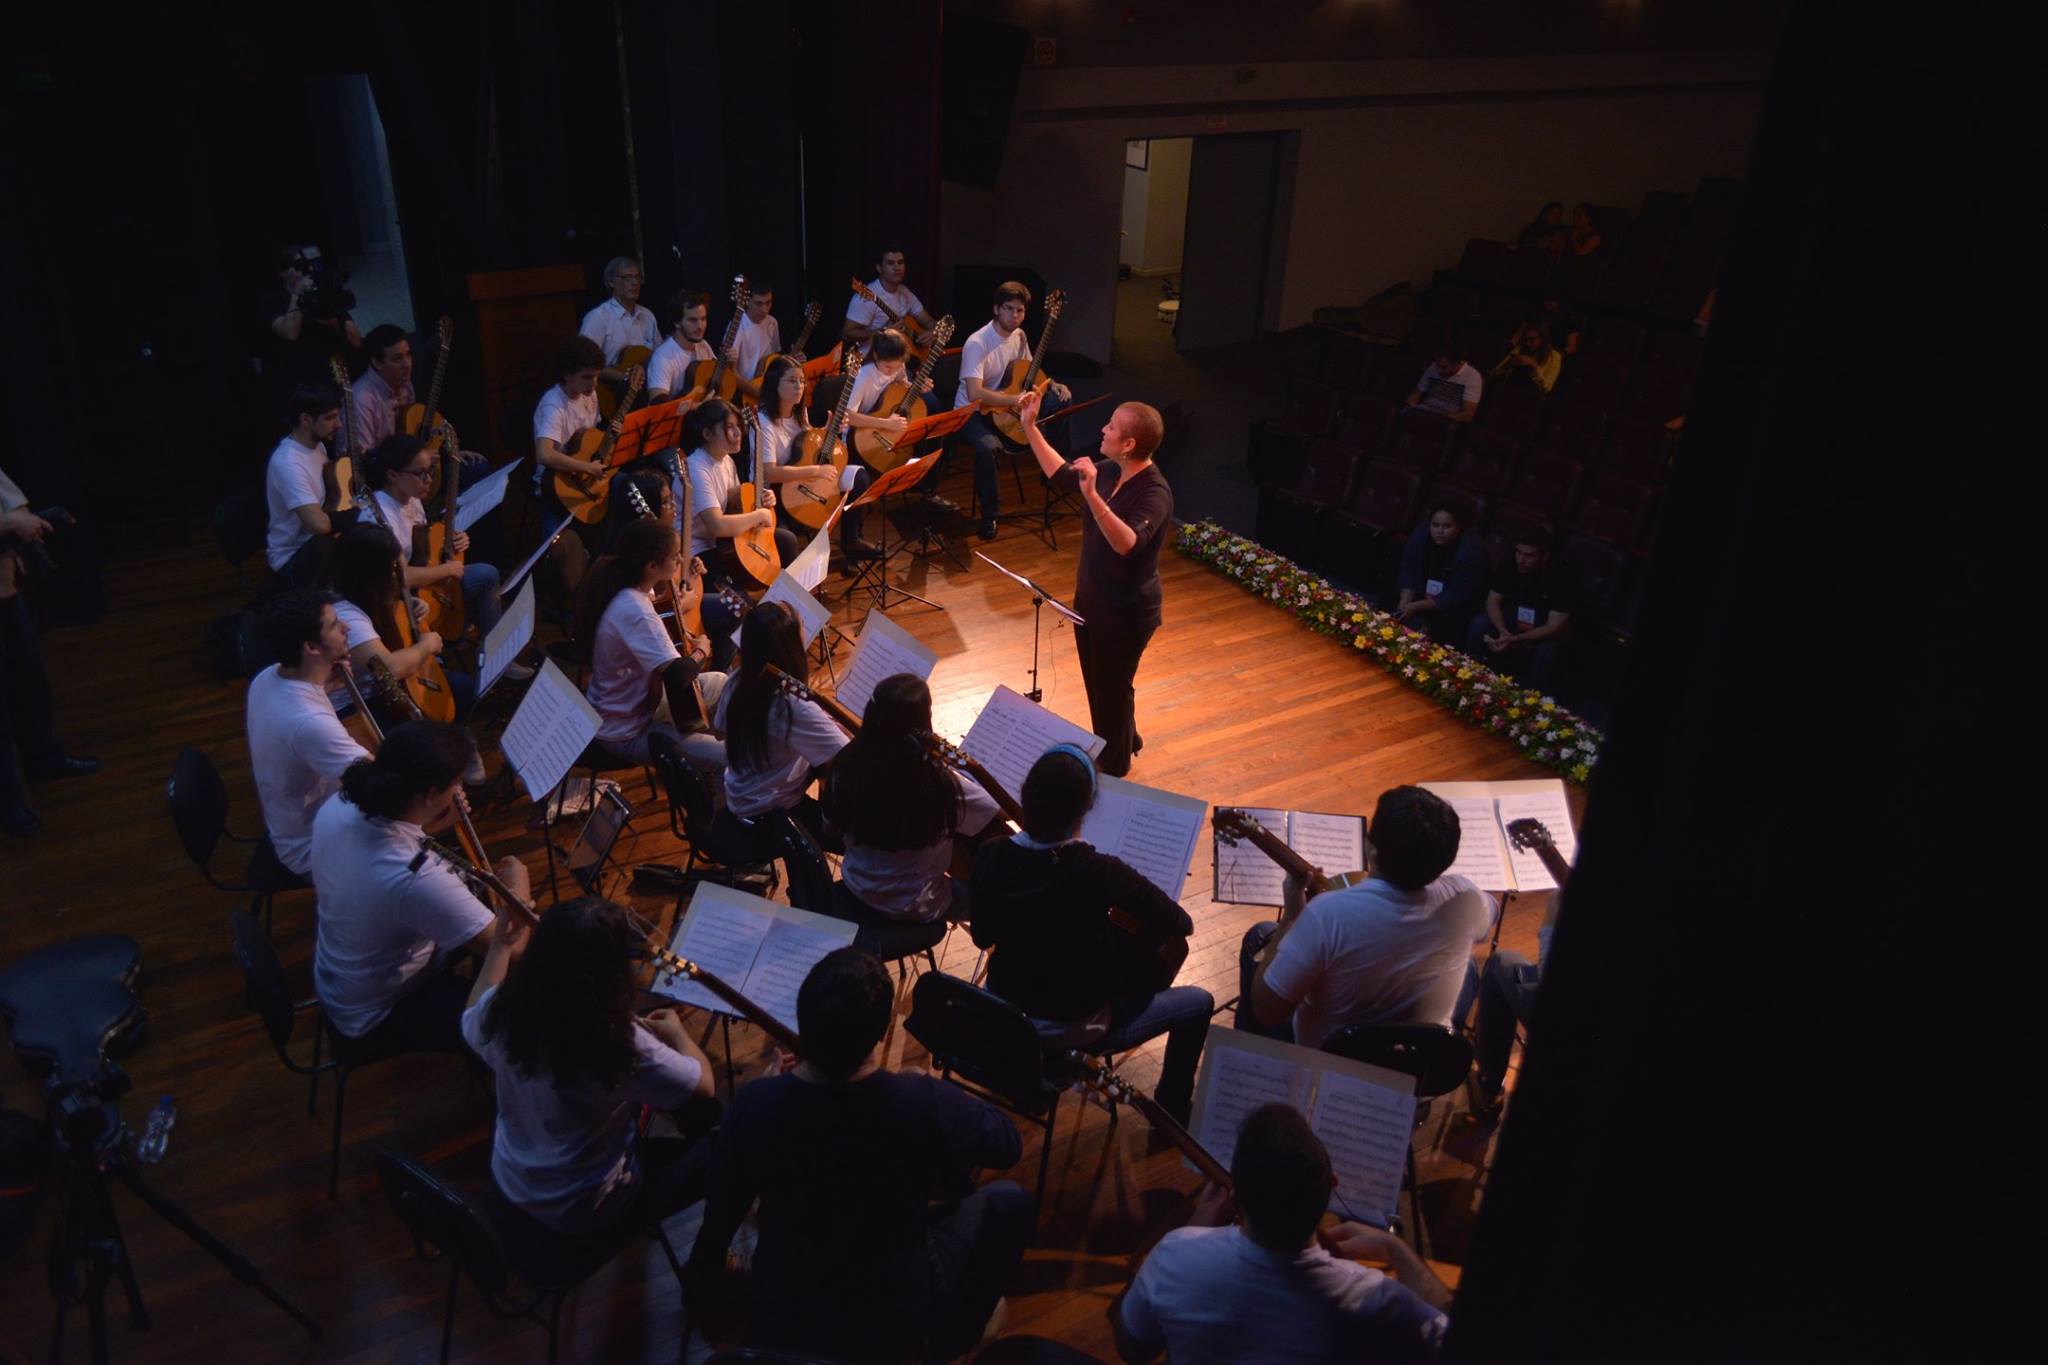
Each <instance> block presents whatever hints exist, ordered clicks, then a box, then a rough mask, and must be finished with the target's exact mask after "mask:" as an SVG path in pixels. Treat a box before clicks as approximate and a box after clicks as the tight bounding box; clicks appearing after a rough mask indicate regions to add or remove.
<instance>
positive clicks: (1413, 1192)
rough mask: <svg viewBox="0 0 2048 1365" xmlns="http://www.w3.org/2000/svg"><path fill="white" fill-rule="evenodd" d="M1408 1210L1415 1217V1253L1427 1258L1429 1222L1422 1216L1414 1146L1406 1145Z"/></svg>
mask: <svg viewBox="0 0 2048 1365" xmlns="http://www.w3.org/2000/svg"><path fill="white" fill-rule="evenodd" d="M1408 1212H1409V1215H1410V1216H1411V1217H1413V1218H1414V1219H1415V1236H1414V1237H1413V1238H1412V1239H1411V1240H1412V1241H1413V1242H1414V1243H1415V1254H1416V1255H1417V1256H1420V1257H1421V1258H1422V1259H1423V1260H1425V1261H1426V1260H1428V1259H1429V1224H1427V1223H1426V1222H1424V1221H1423V1218H1422V1182H1421V1181H1419V1180H1417V1179H1416V1178H1415V1146H1414V1144H1413V1143H1412V1142H1411V1143H1410V1144H1409V1146H1408Z"/></svg>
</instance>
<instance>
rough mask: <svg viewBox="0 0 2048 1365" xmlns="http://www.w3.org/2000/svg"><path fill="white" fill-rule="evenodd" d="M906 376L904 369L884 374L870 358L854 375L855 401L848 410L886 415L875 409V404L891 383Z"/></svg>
mask: <svg viewBox="0 0 2048 1365" xmlns="http://www.w3.org/2000/svg"><path fill="white" fill-rule="evenodd" d="M906 377H907V375H906V373H905V371H903V370H898V371H897V372H896V373H895V374H883V373H882V372H881V370H880V369H879V368H877V367H876V365H875V362H874V361H872V360H870V361H869V362H868V363H867V364H865V365H863V366H861V367H860V371H859V373H857V374H855V375H854V377H853V402H852V404H851V405H850V406H848V408H847V409H846V410H847V411H848V412H858V413H861V414H863V415H865V416H868V417H881V416H885V415H886V414H883V413H879V412H876V411H875V404H876V403H878V402H880V401H881V398H882V394H883V392H884V391H886V390H887V389H888V387H889V386H890V385H891V384H894V383H895V382H897V381H898V380H900V379H904V378H906Z"/></svg>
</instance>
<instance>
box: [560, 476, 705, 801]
mask: <svg viewBox="0 0 2048 1365" xmlns="http://www.w3.org/2000/svg"><path fill="white" fill-rule="evenodd" d="M662 583H667V584H670V585H673V586H674V588H675V592H674V598H675V604H676V607H675V612H676V619H677V620H678V621H680V620H681V619H682V618H683V616H684V615H685V614H687V613H688V611H689V610H690V609H691V608H692V607H694V606H695V605H696V604H697V602H698V600H699V599H700V597H701V595H702V592H703V585H702V580H701V578H700V577H699V576H698V575H696V574H694V573H693V574H690V575H688V576H685V575H684V573H683V550H682V537H681V536H679V535H677V534H676V529H675V528H674V527H673V526H670V525H668V524H667V523H665V522H661V521H657V520H654V519H652V518H645V517H643V518H641V519H640V520H638V521H635V522H631V523H629V524H628V525H627V526H626V527H625V528H624V529H623V530H622V531H620V533H619V539H618V546H617V549H616V550H614V552H613V553H611V554H608V555H605V556H603V557H602V558H600V559H599V560H598V561H597V562H596V563H595V564H593V565H591V566H590V573H589V574H588V575H587V576H586V577H585V578H584V580H583V584H582V586H581V588H580V589H579V590H578V593H577V601H576V618H575V630H574V638H576V639H577V640H580V641H581V640H587V641H589V643H590V686H589V687H588V688H587V689H585V692H584V696H585V697H586V698H588V700H589V702H590V704H591V706H592V707H594V708H595V709H596V711H597V715H598V722H599V723H598V729H597V738H598V741H599V742H600V743H602V744H604V745H605V746H606V747H608V748H611V749H613V750H616V751H617V752H618V753H619V754H621V755H623V756H625V757H627V758H630V759H632V760H633V761H634V762H636V763H646V762H648V761H649V759H650V757H651V749H650V747H649V742H648V740H649V736H650V735H652V734H653V733H655V732H656V731H660V732H661V733H663V734H666V735H668V736H669V737H670V738H671V739H673V740H675V741H676V743H677V744H679V745H681V746H682V749H683V752H684V753H685V754H686V755H688V756H689V758H690V761H691V762H692V763H693V764H695V765H696V766H698V767H699V768H703V769H706V770H708V771H716V770H717V769H718V768H721V767H723V766H724V764H725V746H724V745H722V744H720V743H719V742H718V740H717V738H716V737H714V736H712V735H709V734H706V733H704V721H705V713H704V704H703V702H702V701H700V700H699V698H700V696H704V695H708V696H710V697H711V698H713V699H714V700H715V698H716V696H717V694H718V692H719V690H720V689H722V688H723V687H724V685H725V676H724V675H723V674H720V673H703V672H701V669H702V668H703V665H704V664H705V663H707V662H708V661H709V660H710V658H711V642H710V641H709V640H707V639H705V638H704V637H703V636H701V635H690V636H686V638H685V640H684V649H682V650H679V649H678V648H677V644H676V638H675V636H674V635H672V634H671V633H670V627H669V626H668V625H665V624H663V622H662V619H661V617H660V615H659V614H657V613H656V611H655V608H654V589H655V587H656V585H658V584H662ZM685 650H686V651H687V652H685ZM699 689H702V691H701V692H700V690H699Z"/></svg>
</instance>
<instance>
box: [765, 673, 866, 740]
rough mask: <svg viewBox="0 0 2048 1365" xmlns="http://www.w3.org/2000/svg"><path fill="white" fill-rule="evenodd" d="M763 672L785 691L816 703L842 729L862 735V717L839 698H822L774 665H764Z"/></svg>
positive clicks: (807, 685) (806, 685) (806, 684)
mask: <svg viewBox="0 0 2048 1365" xmlns="http://www.w3.org/2000/svg"><path fill="white" fill-rule="evenodd" d="M761 671H762V672H763V673H766V674H767V675H768V677H769V679H770V680H771V681H773V682H777V683H780V684H781V685H782V686H783V687H784V689H785V690H787V691H789V692H790V693H792V694H793V695H795V696H799V697H802V698H803V699H804V700H805V701H809V702H816V703H817V704H818V705H819V706H820V707H822V708H824V711H825V714H826V715H828V716H830V717H832V719H834V720H836V721H838V722H839V724H840V726H841V728H843V729H844V730H845V731H846V732H847V733H848V734H850V735H857V734H859V733H860V717H859V716H856V715H855V714H853V712H851V711H849V710H847V709H846V707H845V706H844V705H842V704H841V703H840V701H839V699H838V698H837V697H827V696H821V695H820V694H819V693H818V692H817V691H816V690H815V689H813V688H812V687H811V686H810V684H808V683H802V682H798V681H797V680H796V679H795V678H792V677H790V676H789V674H787V673H785V672H783V671H782V670H781V669H779V668H777V667H776V666H775V665H774V664H764V665H762V667H761Z"/></svg>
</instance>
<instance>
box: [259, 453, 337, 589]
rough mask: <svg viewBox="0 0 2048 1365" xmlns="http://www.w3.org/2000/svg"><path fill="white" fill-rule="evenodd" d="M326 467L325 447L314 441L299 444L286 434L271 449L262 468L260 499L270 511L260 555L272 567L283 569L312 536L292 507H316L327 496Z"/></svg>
mask: <svg viewBox="0 0 2048 1365" xmlns="http://www.w3.org/2000/svg"><path fill="white" fill-rule="evenodd" d="M326 467H327V447H326V446H325V445H322V444H320V443H319V442H317V441H316V442H315V443H314V444H313V445H312V446H310V447H308V446H302V445H300V444H299V443H298V442H297V441H295V440H293V439H292V438H291V437H289V436H287V437H285V438H284V439H283V440H282V441H279V442H278V443H277V449H275V450H273V451H271V452H270V463H269V465H267V466H266V467H265V468H264V471H263V499H264V502H265V503H266V504H267V505H268V507H269V511H270V532H269V534H268V535H267V536H265V537H264V542H263V557H264V558H265V559H267V560H269V561H270V567H271V568H273V569H282V568H283V567H284V566H285V565H286V564H287V563H289V562H290V561H291V557H292V556H293V555H295V554H297V553H298V552H299V547H300V546H302V545H304V544H305V543H306V542H307V541H309V540H311V539H312V538H313V533H312V532H311V531H309V530H307V529H306V525H305V523H304V522H302V521H300V520H299V514H298V512H297V511H296V510H295V509H297V508H300V507H318V506H319V505H320V504H321V503H322V502H324V501H325V500H326V498H327V489H326V486H325V485H324V484H323V483H322V482H321V474H322V472H323V471H324V470H325V469H326Z"/></svg>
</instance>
